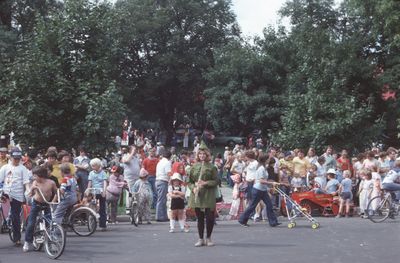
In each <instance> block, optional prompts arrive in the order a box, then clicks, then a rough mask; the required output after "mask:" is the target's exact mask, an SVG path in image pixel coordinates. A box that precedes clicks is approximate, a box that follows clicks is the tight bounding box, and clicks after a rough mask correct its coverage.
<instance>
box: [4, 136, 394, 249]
mask: <svg viewBox="0 0 400 263" xmlns="http://www.w3.org/2000/svg"><path fill="white" fill-rule="evenodd" d="M134 142H137V140H135V141H134ZM185 143H186V144H187V142H185ZM117 147H119V148H118V149H117V151H116V153H114V154H113V155H112V157H111V158H108V159H106V158H101V157H95V158H89V156H88V154H87V152H86V151H85V149H84V148H79V150H78V152H77V153H75V151H72V153H73V154H71V153H70V152H68V151H66V150H61V151H59V150H58V149H57V148H56V147H49V148H48V149H47V151H46V154H45V155H43V156H42V155H37V156H36V158H30V157H29V156H28V155H25V154H23V153H22V151H21V150H20V149H19V148H16V147H14V148H12V149H11V150H10V151H9V149H7V148H1V149H0V188H2V189H3V190H4V193H5V194H7V195H8V197H9V198H10V200H11V203H10V204H11V219H12V223H13V224H12V225H13V228H14V229H13V231H14V235H15V237H16V242H15V243H16V245H20V244H21V241H20V240H21V231H20V222H19V220H20V216H19V214H20V211H21V206H22V204H23V203H24V202H28V203H29V204H30V205H31V206H32V209H31V214H30V216H29V219H28V226H27V231H26V232H25V243H24V246H23V251H29V250H31V249H32V238H33V237H32V235H33V227H34V225H35V220H36V217H37V214H38V212H39V207H41V208H42V207H43V206H46V202H44V201H48V202H49V201H51V200H53V199H54V198H56V197H57V195H56V190H57V189H59V190H60V192H61V194H62V198H61V201H60V204H59V205H58V206H57V208H56V209H55V210H54V212H53V213H52V215H50V209H46V210H45V212H46V213H47V216H52V218H53V220H54V221H55V222H57V223H61V222H62V220H63V217H64V215H65V213H67V211H68V209H69V208H71V207H73V206H74V205H75V204H76V203H79V202H83V201H84V198H85V196H87V195H88V194H89V193H92V194H93V198H95V199H97V200H98V203H99V211H98V213H99V215H100V218H99V227H100V230H102V231H106V229H107V224H116V223H117V221H116V218H117V208H118V202H119V201H120V200H121V198H122V193H123V190H124V189H127V190H128V191H129V192H130V193H135V194H137V195H138V202H139V203H138V204H139V210H140V211H141V213H140V214H141V217H140V223H143V222H145V223H147V224H151V221H152V220H153V218H152V217H151V209H155V218H154V220H156V221H159V222H168V221H169V223H170V224H169V232H171V233H172V232H177V231H181V232H189V227H188V224H187V223H186V215H187V210H190V211H192V212H194V213H195V216H196V218H197V231H198V237H199V239H198V241H197V242H196V243H195V246H213V245H214V242H213V241H212V240H211V236H212V232H213V227H214V225H215V217H216V203H217V201H218V199H220V197H221V196H220V190H219V187H220V186H221V184H222V183H223V182H225V181H226V183H227V185H228V186H229V187H232V198H233V201H232V204H231V208H230V215H231V218H232V219H235V220H238V222H239V223H240V225H242V226H245V227H248V226H249V225H248V221H249V220H250V219H253V220H254V221H259V220H265V221H266V220H267V221H268V223H269V225H270V226H271V227H276V226H278V225H279V224H280V223H279V222H278V219H277V210H279V207H280V206H281V202H282V200H281V199H280V198H279V195H278V194H277V193H276V192H275V191H274V187H280V188H281V189H282V190H283V191H284V192H285V193H287V194H288V195H290V194H291V193H293V192H301V191H314V192H315V193H326V194H331V195H332V196H335V197H337V198H339V199H340V209H339V214H338V215H337V217H342V216H346V217H348V216H353V215H351V214H350V205H353V206H359V207H360V216H361V217H364V218H365V217H366V216H367V215H368V214H367V213H368V211H367V204H368V202H369V200H371V198H373V197H374V196H377V195H379V194H380V193H381V191H382V189H387V190H391V191H397V192H396V194H397V199H398V197H399V191H400V184H399V179H400V176H399V172H400V158H399V157H398V151H397V149H395V148H392V147H391V148H388V149H387V150H386V151H382V150H380V149H378V148H373V149H371V150H370V151H368V152H366V153H362V154H358V155H357V156H356V157H354V158H351V157H350V156H349V154H348V152H347V151H346V150H342V151H341V152H340V154H336V153H335V152H334V148H333V147H332V146H328V147H326V151H325V152H324V153H323V154H322V155H317V154H316V151H315V150H314V149H313V148H310V149H309V150H308V151H307V152H304V151H303V150H302V149H294V150H290V151H283V150H282V149H279V148H274V147H270V148H269V149H267V150H266V151H264V150H263V149H260V148H257V147H256V148H250V147H246V146H245V145H236V146H235V147H234V148H233V149H230V148H229V147H226V148H225V152H224V153H217V154H216V155H215V156H213V155H212V153H211V151H210V150H209V149H208V148H207V146H206V144H205V143H204V142H203V143H201V142H200V141H198V140H197V141H195V142H194V144H193V150H192V151H189V150H186V149H184V150H182V151H181V152H180V153H179V154H178V153H177V152H176V150H175V148H174V147H172V148H170V149H167V148H166V147H164V146H163V145H162V143H153V142H152V140H150V139H147V138H145V139H144V140H143V143H141V142H140V143H132V144H131V145H129V146H121V145H118V146H117ZM74 153H75V154H74ZM38 189H40V190H41V191H42V192H43V193H44V197H45V198H46V200H43V199H42V196H41V195H39V194H38V191H37V190H38ZM125 196H126V200H125V204H126V211H127V213H129V209H130V206H129V204H130V200H129V198H130V196H129V195H125ZM176 224H178V226H179V229H178V230H176Z"/></svg>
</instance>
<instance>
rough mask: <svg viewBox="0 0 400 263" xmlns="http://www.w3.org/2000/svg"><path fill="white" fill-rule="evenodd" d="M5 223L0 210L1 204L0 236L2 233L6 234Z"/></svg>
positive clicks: (0, 212)
mask: <svg viewBox="0 0 400 263" xmlns="http://www.w3.org/2000/svg"><path fill="white" fill-rule="evenodd" d="M6 227H7V225H6V223H5V218H3V210H2V208H1V204H0V234H3V233H4V232H6Z"/></svg>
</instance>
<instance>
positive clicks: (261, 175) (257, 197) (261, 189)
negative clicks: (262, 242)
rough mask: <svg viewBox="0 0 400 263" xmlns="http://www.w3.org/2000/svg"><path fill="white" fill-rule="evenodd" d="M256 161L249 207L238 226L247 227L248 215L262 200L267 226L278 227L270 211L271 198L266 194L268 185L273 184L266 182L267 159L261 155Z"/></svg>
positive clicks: (272, 212)
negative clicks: (257, 163) (265, 210)
mask: <svg viewBox="0 0 400 263" xmlns="http://www.w3.org/2000/svg"><path fill="white" fill-rule="evenodd" d="M258 160H259V166H258V167H257V170H256V173H255V178H254V186H253V187H252V200H251V203H250V204H249V206H248V207H247V208H246V210H245V211H244V212H243V214H242V215H241V216H240V218H239V224H241V225H242V226H245V227H248V226H249V225H248V224H247V222H248V220H249V218H250V215H251V214H252V213H253V212H254V211H255V209H256V207H257V205H258V203H259V202H260V201H261V200H262V201H263V202H264V203H265V205H266V209H267V217H268V222H269V225H270V226H271V227H275V226H277V225H280V223H278V219H277V218H276V215H275V213H274V211H273V209H272V207H273V206H272V202H271V198H270V197H269V194H268V184H274V182H269V181H268V173H267V171H266V169H265V165H266V163H267V160H268V157H267V156H265V155H261V156H260V157H259V159H258ZM254 161H256V160H254ZM256 162H257V161H256Z"/></svg>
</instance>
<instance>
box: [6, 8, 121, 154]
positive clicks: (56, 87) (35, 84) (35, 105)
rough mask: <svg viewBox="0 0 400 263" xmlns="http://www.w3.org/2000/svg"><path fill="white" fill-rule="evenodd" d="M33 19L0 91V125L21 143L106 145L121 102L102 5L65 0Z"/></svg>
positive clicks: (108, 13) (118, 118)
mask: <svg viewBox="0 0 400 263" xmlns="http://www.w3.org/2000/svg"><path fill="white" fill-rule="evenodd" d="M64 4H65V5H64V7H63V9H62V10H60V11H57V12H51V13H50V14H51V15H50V16H49V17H48V18H46V19H43V18H40V17H39V18H38V20H37V23H36V26H35V28H34V31H33V37H32V38H31V39H30V41H29V42H28V43H27V44H26V45H24V46H21V47H20V48H19V50H18V56H17V57H16V60H15V62H14V63H13V65H12V73H11V74H10V76H9V78H8V79H7V80H6V81H7V82H6V84H7V86H6V88H5V89H4V90H3V94H4V98H5V101H4V104H3V105H2V107H3V108H4V110H3V111H2V112H1V113H0V119H1V120H2V122H1V124H0V129H2V130H5V129H6V130H12V131H14V133H15V134H16V139H17V140H18V141H19V142H21V143H23V144H26V145H29V146H30V145H32V146H34V147H37V148H45V147H47V146H49V144H50V145H56V146H59V147H73V146H77V145H78V144H84V145H86V146H88V147H89V148H90V149H91V150H92V151H100V150H104V149H105V148H107V147H108V146H109V145H110V144H111V143H112V142H111V141H110V138H111V136H113V135H115V134H116V133H117V132H120V130H119V127H120V123H121V121H122V119H123V116H124V111H125V107H124V105H123V103H122V96H121V95H120V94H119V93H118V91H117V89H116V86H115V81H114V80H113V79H112V76H111V75H112V72H111V71H112V70H111V68H112V65H111V64H112V52H113V49H112V46H113V41H114V40H113V39H112V38H111V32H112V24H113V23H112V21H113V20H112V18H113V12H112V8H111V5H110V4H107V3H92V2H91V1H87V0H69V1H65V3H64Z"/></svg>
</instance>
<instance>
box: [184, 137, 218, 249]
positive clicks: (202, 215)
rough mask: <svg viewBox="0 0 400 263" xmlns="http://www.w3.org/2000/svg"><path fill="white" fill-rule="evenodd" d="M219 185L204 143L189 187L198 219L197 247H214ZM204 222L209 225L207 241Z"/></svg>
mask: <svg viewBox="0 0 400 263" xmlns="http://www.w3.org/2000/svg"><path fill="white" fill-rule="evenodd" d="M217 185H218V176H217V169H216V167H215V166H214V165H213V164H212V163H211V154H210V152H209V150H208V148H207V146H206V145H205V144H204V143H202V144H201V145H200V147H199V151H198V152H197V154H196V163H195V164H194V165H193V166H192V168H191V169H190V174H189V185H188V187H189V189H190V191H191V193H190V198H189V207H190V208H192V209H194V211H195V213H196V217H197V230H198V233H199V240H198V241H197V242H196V244H195V246H196V247H201V246H204V245H206V246H214V243H213V242H212V241H211V234H212V231H213V227H214V219H215V218H214V210H215V204H216V201H215V197H216V194H215V192H216V187H217ZM204 221H206V225H207V238H206V240H204V223H205V222H204Z"/></svg>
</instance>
